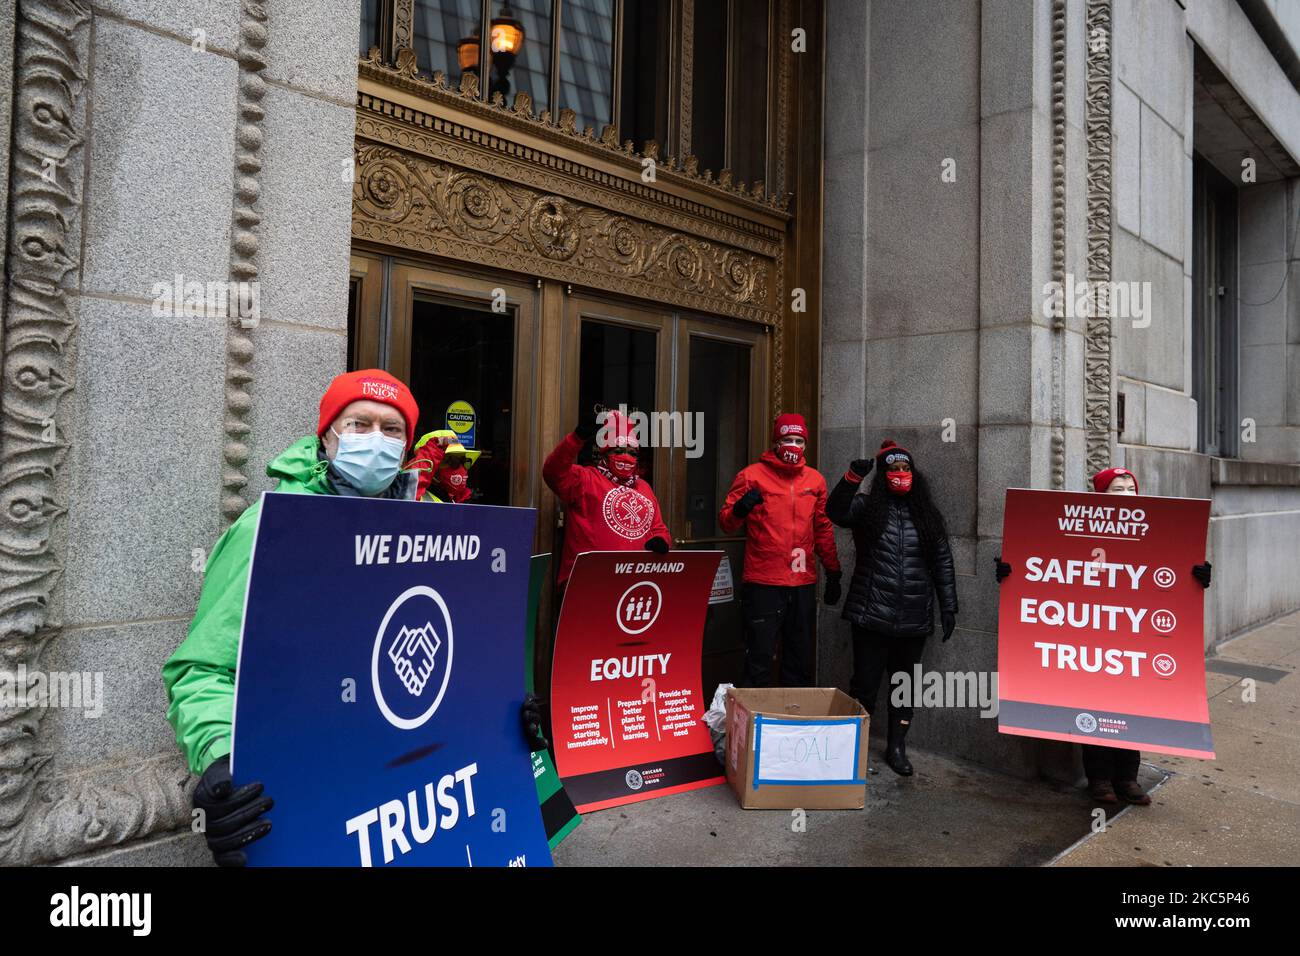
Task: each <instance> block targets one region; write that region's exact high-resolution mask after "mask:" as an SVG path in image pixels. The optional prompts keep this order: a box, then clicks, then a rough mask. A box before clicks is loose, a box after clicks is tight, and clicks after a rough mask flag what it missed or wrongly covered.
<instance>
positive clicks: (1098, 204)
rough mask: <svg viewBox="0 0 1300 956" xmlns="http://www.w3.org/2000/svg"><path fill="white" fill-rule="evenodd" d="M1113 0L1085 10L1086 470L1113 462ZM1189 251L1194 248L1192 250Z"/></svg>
mask: <svg viewBox="0 0 1300 956" xmlns="http://www.w3.org/2000/svg"><path fill="white" fill-rule="evenodd" d="M1110 13H1111V11H1110V0H1089V2H1088V6H1087V9H1086V13H1085V17H1086V21H1085V23H1086V34H1087V36H1086V38H1085V41H1086V43H1087V49H1088V65H1087V73H1086V77H1085V83H1086V90H1085V97H1086V100H1085V104H1084V110H1085V113H1084V132H1085V134H1086V138H1087V143H1088V156H1087V164H1088V237H1087V241H1088V284H1089V286H1090V287H1091V288H1094V289H1098V290H1100V291H1099V296H1098V301H1097V308H1096V309H1094V310H1093V312H1094V314H1093V315H1090V316H1088V318H1087V320H1086V321H1087V331H1086V337H1087V340H1086V345H1085V352H1084V397H1083V401H1084V427H1085V430H1086V432H1085V437H1086V442H1087V456H1088V474H1094V475H1095V474H1096V473H1097V472H1099V471H1101V470H1102V469H1103V468H1108V467H1110V465H1111V463H1112V461H1113V455H1112V451H1113V449H1112V443H1113V440H1114V435H1115V429H1114V427H1113V418H1112V412H1111V409H1112V403H1113V397H1112V396H1113V392H1114V372H1113V370H1112V368H1111V342H1112V339H1111V325H1110V275H1111V272H1110V261H1111V243H1112V234H1111V226H1112V222H1111V202H1112V197H1111V189H1112V183H1113V175H1112V165H1111V163H1112V160H1111V156H1112V142H1111V16H1110ZM1187 254H1189V255H1190V250H1189V251H1188V253H1187Z"/></svg>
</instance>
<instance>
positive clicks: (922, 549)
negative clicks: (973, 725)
mask: <svg viewBox="0 0 1300 956" xmlns="http://www.w3.org/2000/svg"><path fill="white" fill-rule="evenodd" d="M877 465H878V466H879V467H878V468H876V476H875V478H874V479H873V480H872V482H871V488H870V490H869V491H867V492H862V491H860V490H859V486H860V485H861V484H862V482H863V481H864V480H865V479H866V477H867V475H868V474H870V472H871V470H872V468H873V467H876V466H877ZM826 514H827V515H828V516H829V517H830V520H831V521H833V522H835V524H837V525H839V526H840V527H842V528H851V529H852V530H853V540H854V543H855V544H856V545H857V552H858V557H857V564H856V565H855V566H854V568H853V580H852V581H851V582H850V584H849V596H848V598H847V599H846V600H845V602H844V615H843V616H844V618H845V619H846V620H848V621H849V623H850V624H851V625H852V626H853V678H852V680H851V681H850V684H849V690H850V692H851V693H852V694H853V696H854V697H856V698H857V699H858V700H859V701H861V703H862V706H863V707H864V708H866V711H867V713H868V714H870V713H872V712H873V711H874V710H875V706H876V691H877V688H878V687H879V686H880V678H881V676H882V674H883V673H884V671H885V668H886V666H888V668H889V673H890V674H897V673H898V672H900V671H902V672H903V673H906V674H911V673H912V670H913V668H914V667H915V666H916V665H918V664H919V663H920V662H921V652H922V651H923V650H924V648H925V640H926V638H928V637H929V636H930V635H931V634H932V633H934V603H935V600H934V599H935V596H936V595H937V596H938V598H939V617H940V619H941V621H942V623H943V639H944V640H945V641H946V640H948V638H950V637H952V632H953V629H954V628H955V627H956V626H957V578H956V574H955V573H954V570H953V563H952V549H951V548H950V547H949V544H948V530H947V527H946V525H945V524H944V520H943V514H942V513H941V512H940V511H939V509H938V507H937V506H936V505H935V504H934V501H933V500H932V499H931V497H930V488H929V485H928V484H927V483H926V481H925V477H924V476H923V475H922V474H921V473H920V472H919V471H918V470H917V469H916V463H915V460H914V459H913V457H912V453H911V452H909V451H908V450H907V449H906V448H902V447H900V446H899V445H897V444H896V443H895V442H894V441H892V440H890V439H886V440H885V441H884V442H883V443H882V444H881V446H880V451H878V452H877V453H876V458H875V461H874V462H873V461H871V460H870V459H866V458H860V459H857V460H856V461H853V462H851V463H850V464H849V470H848V471H847V472H845V474H844V477H843V478H841V479H840V481H839V483H838V484H837V485H836V486H835V490H834V491H832V492H831V496H830V500H829V501H828V502H827V504H826ZM912 717H913V713H912V708H911V707H910V706H906V705H904V706H898V707H896V706H895V705H894V701H893V695H892V694H891V695H890V700H889V734H888V744H887V746H886V749H885V762H886V763H888V764H889V766H890V767H891V768H892V769H893V771H894V772H895V773H897V774H899V775H901V776H904V777H907V776H911V774H912V763H911V761H909V760H908V759H907V749H906V746H905V741H906V738H907V731H908V728H909V727H910V726H911V723H912Z"/></svg>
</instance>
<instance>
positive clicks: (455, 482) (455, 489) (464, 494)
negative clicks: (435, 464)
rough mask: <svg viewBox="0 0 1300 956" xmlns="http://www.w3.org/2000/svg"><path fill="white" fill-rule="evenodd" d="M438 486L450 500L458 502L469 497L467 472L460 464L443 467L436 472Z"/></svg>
mask: <svg viewBox="0 0 1300 956" xmlns="http://www.w3.org/2000/svg"><path fill="white" fill-rule="evenodd" d="M438 487H439V488H441V489H442V490H443V491H444V492H445V493H446V495H447V497H448V498H450V499H451V500H452V501H454V502H456V503H457V504H459V503H460V502H462V501H467V500H468V499H469V495H470V491H469V472H467V471H466V470H465V467H464V466H463V465H462V466H460V467H458V468H443V469H442V470H440V471H439V472H438Z"/></svg>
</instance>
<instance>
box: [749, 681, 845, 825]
mask: <svg viewBox="0 0 1300 956" xmlns="http://www.w3.org/2000/svg"><path fill="white" fill-rule="evenodd" d="M868 719H869V718H868V717H867V712H866V711H865V710H863V709H862V705H861V704H859V703H858V702H857V701H856V700H854V699H853V698H852V697H850V696H849V695H848V694H845V693H843V692H842V691H840V690H837V689H835V688H834V687H774V688H763V689H760V688H736V687H733V688H732V689H731V690H730V691H728V692H727V758H726V768H727V782H728V783H729V784H731V789H732V790H734V791H735V792H736V797H737V799H739V800H740V805H741V806H742V807H744V808H745V809H746V810H778V809H779V810H791V809H794V808H796V807H802V808H803V809H805V810H861V809H862V807H864V806H865V805H866V800H867V788H866V779H867V730H868Z"/></svg>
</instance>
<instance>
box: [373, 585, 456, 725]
mask: <svg viewBox="0 0 1300 956" xmlns="http://www.w3.org/2000/svg"><path fill="white" fill-rule="evenodd" d="M453 646H454V645H453V638H452V627H451V613H450V612H449V611H448V610H447V605H446V603H445V602H444V601H443V599H442V595H440V594H439V593H438V592H437V591H435V590H434V589H433V588H431V587H426V586H424V585H418V586H416V587H413V588H410V589H408V590H406V591H403V592H402V593H401V594H400V595H398V597H397V600H395V601H394V602H393V603H392V604H390V605H389V607H388V613H386V614H385V615H384V620H383V623H381V624H380V625H379V633H377V634H376V635H375V646H374V649H373V650H372V651H371V654H370V682H371V685H372V687H373V688H374V691H375V703H376V704H378V705H379V712H380V713H382V714H383V715H384V718H385V719H386V720H387V721H388V722H389V723H390V724H392V725H393V726H394V727H398V728H400V729H402V730H414V729H415V728H416V727H420V726H422V725H423V724H424V723H425V722H426V721H427V720H428V719H429V718H430V717H432V716H433V712H434V711H436V710H437V709H438V705H439V704H441V703H442V695H443V694H445V693H446V692H447V681H448V680H449V679H450V677H451V658H452V649H453Z"/></svg>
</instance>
